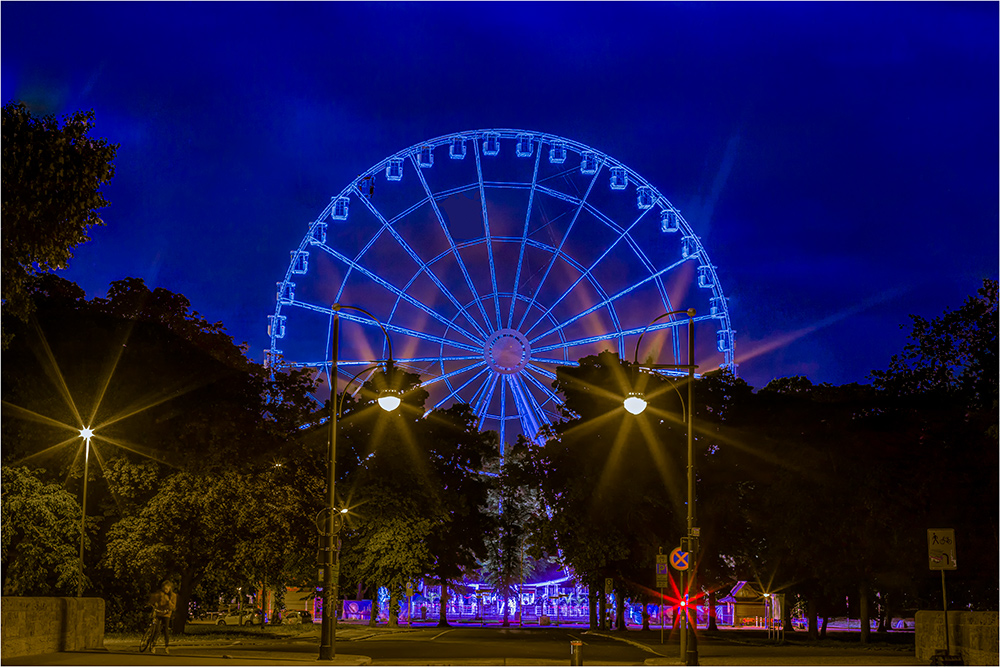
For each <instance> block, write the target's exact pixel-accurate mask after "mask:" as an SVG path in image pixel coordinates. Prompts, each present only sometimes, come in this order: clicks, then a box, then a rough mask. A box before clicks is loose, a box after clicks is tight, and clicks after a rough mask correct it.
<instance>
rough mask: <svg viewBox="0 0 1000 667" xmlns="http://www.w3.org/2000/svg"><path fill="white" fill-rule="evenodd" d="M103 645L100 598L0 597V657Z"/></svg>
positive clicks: (91, 647) (101, 601)
mask: <svg viewBox="0 0 1000 667" xmlns="http://www.w3.org/2000/svg"><path fill="white" fill-rule="evenodd" d="M103 648H104V600H103V599H101V598H20V597H4V598H3V599H2V600H0V658H3V659H6V658H17V657H20V656H25V655H40V654H42V653H55V652H59V651H78V650H81V649H103Z"/></svg>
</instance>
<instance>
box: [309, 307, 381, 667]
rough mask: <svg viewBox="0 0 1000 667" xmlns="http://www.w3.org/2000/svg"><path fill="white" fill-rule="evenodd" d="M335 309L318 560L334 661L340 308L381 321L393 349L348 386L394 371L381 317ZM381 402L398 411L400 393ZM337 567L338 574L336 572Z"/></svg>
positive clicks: (322, 654) (327, 645) (328, 651)
mask: <svg viewBox="0 0 1000 667" xmlns="http://www.w3.org/2000/svg"><path fill="white" fill-rule="evenodd" d="M331 308H332V310H333V332H332V335H331V338H330V349H331V353H330V357H331V360H330V449H329V452H328V453H327V455H328V457H329V465H328V467H327V474H326V489H327V499H326V514H327V520H328V521H329V524H328V525H327V526H326V529H325V530H323V529H321V533H322V540H321V542H320V548H319V559H318V560H319V563H320V564H321V565H322V566H323V621H322V625H321V626H320V644H319V659H320V660H333V659H334V658H335V657H336V655H337V610H336V609H334V606H335V605H336V603H337V585H338V581H337V580H338V579H339V575H340V562H339V560H340V553H339V551H337V550H336V549H335V548H334V533H335V532H336V529H335V526H337V527H339V525H342V516H337V517H336V518H335V514H339V513H338V512H337V510H336V504H337V501H336V496H335V484H336V479H337V478H336V472H337V418H338V415H339V413H340V410H341V409H342V408H343V405H344V394H346V393H347V388H346V387H345V388H344V394H341V396H340V400H339V401H338V400H337V361H338V359H337V355H338V346H339V340H340V311H341V310H355V311H357V312H359V313H364V314H365V315H367V316H368V317H370V318H371V319H372V320H374V321H375V322H376V323H378V326H379V328H380V329H381V330H382V334H383V335H384V336H385V342H386V344H387V346H388V351H389V359H388V360H387V361H385V362H377V363H374V364H372V365H370V366H368V367H367V368H365V369H364V370H362V371H361V372H360V373H358V374H357V375H355V376H354V377H353V378H351V379H350V380H349V381H348V383H347V384H348V385H350V383H351V382H353V381H354V380H355V379H356V378H357V377H358V376H359V375H361V373H364V372H365V371H368V370H370V369H372V368H375V367H377V366H380V365H382V364H383V363H385V364H386V367H387V369H390V370H391V369H392V363H393V362H392V341H391V340H390V339H389V332H387V331H386V330H385V327H384V326H383V325H382V323H381V322H380V321H379V319H378V318H377V317H375V316H374V315H372V314H371V313H369V312H368V311H367V310H365V309H364V308H358V307H357V306H345V305H343V304H340V303H335V304H333V306H332V307H331ZM378 404H379V407H381V408H382V409H383V410H386V411H392V410H395V409H396V408H398V407H399V404H400V397H399V394H398V393H396V392H382V394H381V395H380V396H379V398H378ZM335 568H336V573H335V572H334V569H335Z"/></svg>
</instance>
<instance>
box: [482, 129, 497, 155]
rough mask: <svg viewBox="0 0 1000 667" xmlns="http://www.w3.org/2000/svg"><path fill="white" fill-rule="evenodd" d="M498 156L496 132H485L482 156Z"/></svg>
mask: <svg viewBox="0 0 1000 667" xmlns="http://www.w3.org/2000/svg"><path fill="white" fill-rule="evenodd" d="M499 154H500V135H499V134H497V133H496V132H487V133H486V134H484V135H483V155H499Z"/></svg>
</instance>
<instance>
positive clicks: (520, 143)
mask: <svg viewBox="0 0 1000 667" xmlns="http://www.w3.org/2000/svg"><path fill="white" fill-rule="evenodd" d="M516 146H517V150H516V151H515V152H516V153H517V156H518V157H531V154H532V152H533V150H534V143H533V142H532V140H531V135H530V134H519V135H517V139H516Z"/></svg>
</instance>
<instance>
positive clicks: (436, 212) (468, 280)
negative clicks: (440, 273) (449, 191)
mask: <svg viewBox="0 0 1000 667" xmlns="http://www.w3.org/2000/svg"><path fill="white" fill-rule="evenodd" d="M410 161H411V162H412V163H413V168H414V170H415V171H416V172H417V177H418V178H419V179H420V184H421V185H422V186H423V188H424V192H426V193H427V196H428V197H429V198H430V204H431V208H433V209H434V215H435V216H437V220H438V224H439V225H441V231H442V232H444V237H445V239H447V241H448V245H449V246H451V251H452V253H453V254H454V255H455V261H456V262H457V263H458V267H459V269H460V270H461V271H462V276H463V277H464V278H465V283H466V285H468V286H469V291H470V292H471V293H472V297H473V300H475V302H476V305H477V306H479V312H480V314H481V315H482V316H483V322H484V323H485V324H486V328H487V329H489V328H490V318H489V316H488V315H487V314H486V309H485V308H483V304H482V301H481V300H480V299H479V291H478V290H477V289H476V286H475V284H474V283H473V282H472V276H470V275H469V269H468V268H466V266H465V261H464V260H463V259H462V254H461V253H460V252H458V248H456V247H455V239H454V238H452V236H451V232H450V231H448V223H446V222H445V221H444V215H442V214H441V209H440V208H439V207H438V204H437V200H436V199H434V195H433V193H432V192H431V189H430V186H429V185H427V179H426V178H424V175H423V173H422V172H421V170H420V167H419V166H417V164H416V161H415V160H414V158H413V156H412V155H411V156H410Z"/></svg>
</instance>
